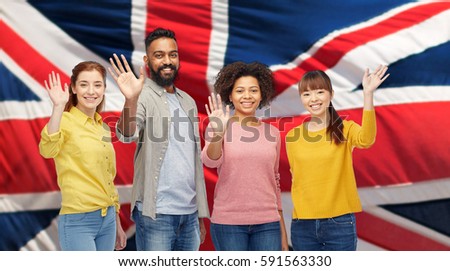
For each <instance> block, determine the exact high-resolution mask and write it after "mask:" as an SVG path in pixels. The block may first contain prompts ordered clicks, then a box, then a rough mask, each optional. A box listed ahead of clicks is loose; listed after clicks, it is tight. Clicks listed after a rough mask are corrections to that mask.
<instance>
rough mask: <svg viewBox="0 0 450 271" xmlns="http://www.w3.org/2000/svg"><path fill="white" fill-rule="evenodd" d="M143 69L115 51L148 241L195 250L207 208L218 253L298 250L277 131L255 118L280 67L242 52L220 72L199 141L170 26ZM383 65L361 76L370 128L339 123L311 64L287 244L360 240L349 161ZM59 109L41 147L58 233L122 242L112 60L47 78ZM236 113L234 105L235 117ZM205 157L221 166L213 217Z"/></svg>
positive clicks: (124, 131)
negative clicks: (104, 114) (51, 176)
mask: <svg viewBox="0 0 450 271" xmlns="http://www.w3.org/2000/svg"><path fill="white" fill-rule="evenodd" d="M145 46H146V55H145V56H144V59H143V60H144V63H145V64H146V65H147V66H148V68H149V71H150V78H146V76H145V75H144V69H143V67H141V69H140V74H139V76H137V77H136V76H135V75H134V73H133V72H132V69H131V68H130V66H129V64H128V62H127V60H126V59H125V57H124V56H123V55H122V56H120V58H119V57H118V56H117V55H115V54H114V55H113V57H112V58H111V59H110V63H111V68H109V72H110V74H111V76H112V77H113V79H114V80H115V82H116V83H117V85H118V86H119V89H120V91H121V92H122V94H123V95H124V97H125V104H124V108H123V111H122V114H121V117H120V119H119V121H118V122H117V126H116V134H117V137H118V138H119V140H120V141H122V142H125V143H130V142H136V153H135V157H134V178H133V188H132V195H131V211H132V219H133V221H134V222H135V224H136V237H135V238H136V248H137V249H138V250H198V249H199V246H200V244H201V243H202V242H203V241H204V240H205V236H206V228H205V224H204V221H203V219H204V218H210V219H211V225H210V233H211V237H212V241H213V244H214V247H215V249H216V250H240V251H245V250H288V249H289V247H288V238H287V233H286V229H285V224H284V219H283V213H282V206H281V190H280V174H279V172H278V168H279V160H280V146H281V141H282V139H281V138H280V132H279V130H278V129H277V128H276V127H274V126H273V125H270V124H268V123H265V122H263V121H262V120H261V119H259V118H257V117H256V111H257V109H258V108H262V107H264V106H267V105H269V103H270V101H271V100H272V99H273V98H274V97H275V90H274V87H273V77H272V72H271V70H270V69H269V68H268V67H267V66H266V65H264V64H262V63H259V62H253V63H243V62H234V63H231V64H228V65H226V66H224V67H223V68H222V69H221V70H220V72H219V73H218V75H217V78H216V81H215V84H214V91H215V92H216V94H211V96H209V98H208V101H209V102H208V104H207V105H206V112H207V114H208V118H209V124H208V126H207V128H206V131H205V145H204V147H203V149H201V143H200V135H199V123H198V120H197V107H196V103H195V101H194V100H193V99H192V97H191V96H189V95H188V94H187V93H186V92H184V91H183V90H181V89H179V88H177V87H175V85H174V81H175V80H176V78H177V74H178V70H179V67H180V63H179V56H178V45H177V41H176V38H175V34H174V32H172V31H171V30H168V29H163V28H157V29H155V30H154V31H152V32H151V33H150V34H149V35H148V36H147V37H146V39H145ZM386 71H387V67H386V66H379V67H378V68H377V69H376V70H375V71H374V72H372V73H369V71H368V70H366V71H365V73H364V76H363V82H362V84H363V93H364V113H363V120H362V125H361V126H360V125H358V124H356V123H355V122H353V121H348V120H342V119H341V117H340V116H339V115H338V114H337V112H336V110H335V109H334V108H333V105H332V103H331V99H332V97H333V94H334V91H333V88H332V85H331V81H330V78H329V77H328V76H327V75H326V74H325V73H324V72H323V71H311V72H307V73H305V74H304V76H303V77H302V79H301V80H300V82H299V93H300V100H301V102H302V104H303V106H304V107H305V109H306V110H307V111H308V112H309V113H310V114H311V118H310V119H309V120H307V121H305V122H304V123H303V124H302V125H300V126H298V127H296V128H294V129H292V130H291V131H290V132H289V133H288V134H287V136H286V138H285V140H286V148H287V156H288V160H289V164H290V168H291V173H292V190H291V194H292V202H293V205H294V211H293V216H292V218H293V219H292V224H291V242H292V246H293V249H294V250H355V249H356V241H357V236H356V224H355V217H354V213H355V212H359V211H361V204H360V202H359V197H358V193H357V188H356V182H355V177H354V173H353V165H352V150H353V148H354V147H358V148H367V147H370V146H371V145H372V144H373V143H374V141H375V135H376V121H375V111H374V106H373V92H374V91H375V89H376V88H377V87H378V86H379V85H380V84H381V83H382V82H383V81H384V80H385V79H386V78H387V77H388V76H389V75H388V74H386ZM45 88H46V89H47V91H48V94H49V96H50V99H51V101H52V103H53V112H52V115H51V117H50V120H49V122H48V124H47V125H46V126H45V127H44V128H43V130H42V133H41V142H40V144H39V147H40V152H41V154H42V156H44V157H46V158H53V159H54V161H55V166H56V171H57V176H58V185H59V187H60V190H61V195H62V203H61V210H60V216H59V220H58V235H59V242H60V246H61V248H62V249H63V250H113V249H116V250H120V249H123V248H124V247H125V246H126V242H127V237H126V234H125V232H124V231H123V229H122V227H121V224H120V219H119V216H118V213H119V208H120V204H119V196H118V192H117V189H116V188H115V186H114V183H113V181H114V177H115V174H116V165H115V153H114V149H113V146H112V143H111V140H110V139H111V136H110V134H111V132H110V129H109V127H108V125H106V124H105V123H103V121H102V118H101V116H100V115H99V114H98V112H100V111H101V109H102V108H103V104H104V102H105V88H106V70H105V68H104V67H103V66H102V65H100V64H98V63H96V62H92V61H86V62H81V63H79V64H78V65H76V66H75V68H74V69H73V70H72V76H71V81H70V85H67V84H65V85H64V86H62V84H61V81H60V78H59V75H58V74H55V73H53V72H52V73H51V74H50V75H49V78H48V82H47V81H45ZM231 112H233V115H231ZM203 164H204V165H205V166H207V167H211V168H217V172H218V180H217V184H216V187H215V192H214V205H213V212H212V215H211V217H210V214H209V208H208V202H207V195H206V186H205V181H204V175H203Z"/></svg>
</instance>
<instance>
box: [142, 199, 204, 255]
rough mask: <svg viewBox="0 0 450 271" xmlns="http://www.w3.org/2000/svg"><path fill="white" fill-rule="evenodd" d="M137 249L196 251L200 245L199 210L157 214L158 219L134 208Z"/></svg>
mask: <svg viewBox="0 0 450 271" xmlns="http://www.w3.org/2000/svg"><path fill="white" fill-rule="evenodd" d="M133 220H134V222H135V223H136V249H137V250H140V251H143V250H146V251H149V250H152V251H176V250H177V251H195V250H198V249H199V247H200V226H199V224H198V215H197V212H195V213H193V214H190V215H165V214H156V219H152V218H151V217H148V216H144V215H142V212H141V211H139V210H138V209H137V208H134V210H133Z"/></svg>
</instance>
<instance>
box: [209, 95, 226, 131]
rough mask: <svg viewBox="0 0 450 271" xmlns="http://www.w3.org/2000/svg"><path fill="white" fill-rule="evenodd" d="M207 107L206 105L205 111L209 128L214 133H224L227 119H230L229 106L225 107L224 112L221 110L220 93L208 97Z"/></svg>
mask: <svg viewBox="0 0 450 271" xmlns="http://www.w3.org/2000/svg"><path fill="white" fill-rule="evenodd" d="M208 102H209V107H208V105H205V107H206V113H207V114H208V118H209V123H210V126H211V128H212V129H213V130H214V132H216V133H225V130H226V127H227V124H228V120H229V119H230V106H229V105H227V106H226V108H225V112H224V110H223V105H222V99H221V98H220V95H219V94H217V96H214V94H211V96H209V97H208Z"/></svg>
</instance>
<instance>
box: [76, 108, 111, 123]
mask: <svg viewBox="0 0 450 271" xmlns="http://www.w3.org/2000/svg"><path fill="white" fill-rule="evenodd" d="M70 114H72V115H74V117H75V119H77V120H78V121H80V122H81V123H83V124H85V123H86V122H88V121H89V120H92V118H90V117H88V116H87V115H86V114H84V113H83V112H81V110H80V109H78V108H76V107H75V106H72V108H70ZM94 120H95V122H97V123H99V124H102V122H103V120H102V116H100V114H99V113H97V112H95V115H94Z"/></svg>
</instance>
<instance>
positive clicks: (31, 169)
mask: <svg viewBox="0 0 450 271" xmlns="http://www.w3.org/2000/svg"><path fill="white" fill-rule="evenodd" d="M0 13H1V17H2V20H1V21H0V33H1V36H0V44H1V48H2V50H1V51H0V56H1V63H0V78H1V84H0V142H1V152H0V172H1V174H0V225H1V227H2V230H1V231H0V250H58V249H59V246H58V241H57V227H56V218H57V215H58V211H59V207H60V206H59V204H60V200H61V198H60V193H59V190H58V187H57V183H56V174H55V169H54V164H53V162H52V160H45V159H43V158H42V157H41V156H40V155H39V151H38V142H39V140H40V131H41V129H42V127H43V126H44V125H45V123H46V122H47V121H48V117H49V116H50V114H51V102H50V100H49V98H48V97H47V94H46V92H45V89H44V87H43V82H44V80H45V79H46V78H47V75H48V73H49V72H50V71H55V72H58V73H59V74H60V75H61V79H62V81H63V82H69V76H70V74H71V69H72V68H73V66H74V65H75V64H77V63H79V62H81V61H84V60H95V61H98V62H100V63H102V64H104V66H106V67H108V66H109V62H108V59H109V57H111V56H112V54H113V53H117V54H124V55H125V57H126V58H127V59H128V60H131V63H132V64H133V67H134V69H135V70H136V71H137V70H138V68H139V67H140V66H141V65H143V61H142V56H143V55H144V54H145V50H144V42H143V40H144V38H145V36H146V34H147V33H148V32H149V31H151V30H152V29H154V28H155V27H158V26H161V27H165V28H169V29H172V30H174V31H175V32H176V35H177V40H178V45H179V50H180V60H181V70H180V78H179V80H178V81H177V85H178V86H179V87H180V88H181V89H184V90H187V91H188V92H189V93H190V94H191V95H192V97H193V98H194V99H195V100H196V101H197V105H198V108H199V111H200V119H201V120H205V119H206V117H205V109H204V105H205V104H206V103H207V97H208V95H209V93H210V91H211V90H212V83H213V81H214V77H215V76H216V74H217V72H218V71H219V69H220V68H221V67H222V66H223V65H225V64H227V63H230V62H234V61H238V60H240V61H245V62H250V61H255V60H256V61H260V62H263V63H265V64H267V65H269V66H270V68H271V69H272V70H273V72H274V76H275V80H276V90H277V93H278V94H277V97H276V99H275V101H274V102H273V103H272V105H271V108H270V111H267V110H266V111H264V114H263V117H264V118H266V119H267V121H270V122H271V123H273V124H274V125H276V126H277V127H279V129H280V131H281V134H282V136H283V137H284V136H285V135H286V133H287V132H288V131H289V130H290V129H291V128H293V127H295V126H297V125H299V124H300V123H301V122H302V121H303V119H304V118H305V114H306V111H305V109H304V108H303V107H302V106H301V104H300V100H299V97H298V93H297V89H296V83H297V82H298V80H299V79H300V78H301V76H302V74H303V73H304V72H306V71H309V70H313V69H321V70H324V71H326V72H327V74H328V75H330V77H331V79H332V82H333V86H334V90H335V96H334V100H333V104H334V105H335V107H336V108H337V110H338V112H339V113H340V114H341V115H345V116H347V118H348V119H353V120H355V121H356V122H360V120H361V116H362V104H363V100H362V92H361V83H360V82H361V78H362V75H363V72H364V69H365V68H366V67H368V68H370V69H371V70H373V69H374V68H375V67H376V66H377V65H378V64H385V65H388V66H389V73H390V74H391V76H390V77H389V78H388V80H386V81H385V82H384V83H383V84H382V85H381V86H380V88H379V90H377V92H376V93H375V105H376V111H377V126H378V135H377V141H376V143H375V145H374V146H373V147H372V148H371V149H368V150H363V151H360V150H355V152H354V168H355V173H356V178H357V183H358V187H359V193H360V196H361V201H362V204H363V209H364V211H363V212H362V213H360V214H358V215H357V219H358V220H357V221H358V222H357V229H358V238H359V243H358V244H359V247H358V249H360V250H450V117H449V116H450V68H449V64H450V2H449V1H406V0H390V1H382V0H364V1H361V0H347V1H334V0H322V1H316V0H301V1H294V0H282V1H259V0H245V1H242V0H228V1H226V0H190V1H181V0H166V1H158V0H148V1H145V0H97V1H80V0H66V1H57V0H32V1H20V0H2V4H1V6H0ZM123 102H124V99H123V97H122V94H121V93H120V91H119V90H118V88H117V87H116V85H115V83H114V81H113V80H112V78H108V81H107V92H106V110H105V112H104V113H103V116H104V118H105V120H106V121H107V122H108V124H110V125H111V126H112V127H114V123H115V121H117V118H118V116H119V114H120V111H121V110H122V106H123ZM267 112H269V113H267ZM203 128H204V126H202V129H203ZM114 147H115V149H116V152H117V168H118V173H117V178H116V180H115V183H116V185H117V187H118V189H119V193H120V197H121V204H122V211H121V218H122V224H123V227H124V228H125V229H126V231H127V234H128V236H129V237H130V240H132V239H133V236H134V227H133V223H132V222H131V221H130V219H129V215H130V210H129V200H130V193H131V184H132V176H133V154H134V148H135V146H134V145H125V144H122V143H120V142H115V143H114ZM282 149H283V151H282V154H281V164H280V173H281V187H282V190H283V204H284V213H285V219H286V222H287V226H288V228H289V224H290V223H289V222H290V212H291V210H292V203H291V201H290V194H289V191H290V186H291V176H290V172H289V164H288V162H287V158H286V153H285V151H284V146H283V148H282ZM318 170H326V169H318ZM205 176H206V182H207V189H208V194H209V201H210V208H211V209H212V198H213V190H214V185H215V182H216V179H217V175H216V172H215V171H214V170H210V169H208V168H205ZM288 231H289V229H288ZM128 249H133V242H129V245H128ZM201 249H202V250H212V249H213V246H212V243H211V241H210V239H209V234H208V235H207V241H206V242H205V244H203V245H202V247H201Z"/></svg>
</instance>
